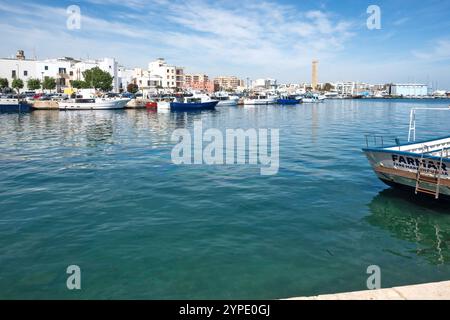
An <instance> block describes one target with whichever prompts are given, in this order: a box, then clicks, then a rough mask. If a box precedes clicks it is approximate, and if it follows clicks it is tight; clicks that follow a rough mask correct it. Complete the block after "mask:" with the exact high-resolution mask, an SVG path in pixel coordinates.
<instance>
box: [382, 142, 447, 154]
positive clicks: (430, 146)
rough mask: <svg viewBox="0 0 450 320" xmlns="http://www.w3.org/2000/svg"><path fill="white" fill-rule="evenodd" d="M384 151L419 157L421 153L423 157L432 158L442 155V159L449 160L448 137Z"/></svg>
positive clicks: (389, 148)
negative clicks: (413, 154) (400, 152)
mask: <svg viewBox="0 0 450 320" xmlns="http://www.w3.org/2000/svg"><path fill="white" fill-rule="evenodd" d="M384 149H385V150H392V151H402V152H410V153H416V154H419V155H421V154H422V153H423V154H425V155H430V156H434V157H440V156H441V155H443V157H444V158H450V137H447V138H442V139H435V140H429V141H422V142H414V143H410V144H404V145H399V146H395V147H388V148H384ZM442 152H443V153H442Z"/></svg>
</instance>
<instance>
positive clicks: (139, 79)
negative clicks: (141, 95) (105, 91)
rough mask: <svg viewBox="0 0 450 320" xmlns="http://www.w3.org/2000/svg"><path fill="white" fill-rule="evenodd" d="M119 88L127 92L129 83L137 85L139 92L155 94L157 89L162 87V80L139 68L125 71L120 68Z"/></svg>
mask: <svg viewBox="0 0 450 320" xmlns="http://www.w3.org/2000/svg"><path fill="white" fill-rule="evenodd" d="M118 79H119V88H120V89H121V90H123V91H127V87H128V85H129V84H130V83H135V84H137V85H138V87H139V90H143V91H145V92H156V89H157V88H160V87H162V82H163V79H162V78H161V77H160V76H157V75H153V74H151V73H150V71H148V70H143V69H141V68H135V69H125V68H124V67H120V68H119V70H118Z"/></svg>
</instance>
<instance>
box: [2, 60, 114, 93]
mask: <svg viewBox="0 0 450 320" xmlns="http://www.w3.org/2000/svg"><path fill="white" fill-rule="evenodd" d="M95 67H99V68H100V69H102V70H103V71H106V72H108V73H109V74H110V75H111V76H112V77H113V79H114V80H113V90H114V91H115V92H118V91H119V77H118V64H117V61H116V60H115V59H113V58H104V59H101V60H92V61H80V60H75V59H73V58H67V57H66V58H59V59H47V60H26V59H24V57H23V58H22V59H17V58H16V59H14V58H5V59H0V78H6V79H8V82H9V85H10V86H11V83H12V81H13V79H14V77H18V78H19V79H22V80H23V81H24V85H25V86H24V90H27V89H28V88H27V81H28V80H29V79H31V78H33V79H39V80H41V81H42V80H43V79H44V78H45V77H52V78H55V80H56V84H57V86H56V90H57V91H63V90H64V89H66V88H70V85H71V84H70V81H71V80H84V78H83V72H84V71H86V70H89V69H92V68H95Z"/></svg>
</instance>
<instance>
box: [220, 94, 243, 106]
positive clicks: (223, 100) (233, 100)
mask: <svg viewBox="0 0 450 320" xmlns="http://www.w3.org/2000/svg"><path fill="white" fill-rule="evenodd" d="M214 99H215V100H219V103H218V104H217V106H218V107H226V106H236V105H237V104H238V103H239V97H237V96H230V95H229V94H228V93H227V92H216V93H215V94H214Z"/></svg>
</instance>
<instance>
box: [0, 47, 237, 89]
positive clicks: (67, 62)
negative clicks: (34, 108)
mask: <svg viewBox="0 0 450 320" xmlns="http://www.w3.org/2000/svg"><path fill="white" fill-rule="evenodd" d="M95 67H98V68H100V69H101V70H103V71H106V72H108V73H109V74H110V75H111V76H112V77H113V79H114V80H113V91H114V92H121V91H126V90H127V87H128V85H129V84H130V83H133V84H136V85H138V87H139V89H140V90H144V91H152V90H161V89H162V90H167V91H181V90H186V89H195V90H203V91H208V92H213V91H217V90H238V89H239V88H240V87H243V86H244V81H242V80H240V79H238V78H237V77H235V76H222V77H217V78H215V79H210V78H209V77H208V76H207V75H206V74H187V73H185V70H184V68H182V67H177V66H172V65H169V64H168V63H167V62H166V61H165V60H164V59H163V58H159V59H157V60H155V61H153V62H150V63H149V64H148V68H147V69H143V68H134V69H127V68H125V67H124V66H121V65H120V64H119V63H118V61H117V60H116V59H114V58H103V59H98V60H91V59H86V60H82V59H74V58H71V57H63V58H57V59H45V60H38V59H27V58H26V57H25V54H24V52H23V51H22V50H19V51H18V52H17V54H16V56H15V57H12V58H1V59H0V78H6V79H7V80H8V81H9V83H11V82H12V81H13V80H14V79H17V78H18V79H22V80H23V81H24V84H25V88H24V89H25V90H27V81H28V80H29V79H39V80H44V79H45V78H46V77H51V78H54V79H55V80H56V90H57V91H58V92H63V91H64V90H65V89H68V88H71V82H72V81H74V80H84V78H83V72H84V71H86V70H88V69H92V68H95Z"/></svg>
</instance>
